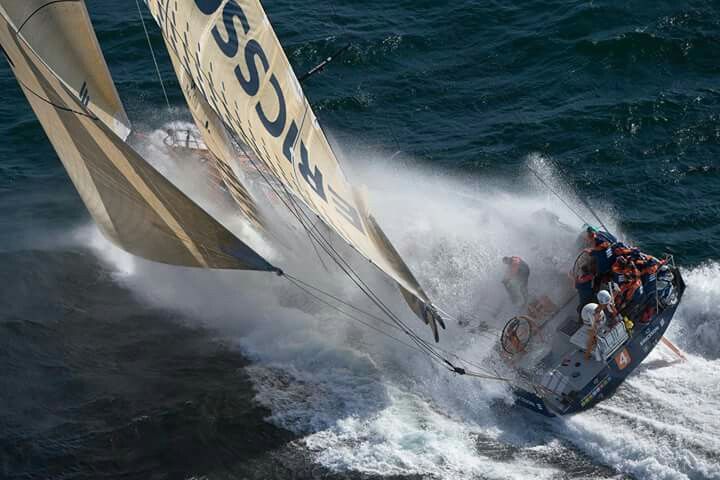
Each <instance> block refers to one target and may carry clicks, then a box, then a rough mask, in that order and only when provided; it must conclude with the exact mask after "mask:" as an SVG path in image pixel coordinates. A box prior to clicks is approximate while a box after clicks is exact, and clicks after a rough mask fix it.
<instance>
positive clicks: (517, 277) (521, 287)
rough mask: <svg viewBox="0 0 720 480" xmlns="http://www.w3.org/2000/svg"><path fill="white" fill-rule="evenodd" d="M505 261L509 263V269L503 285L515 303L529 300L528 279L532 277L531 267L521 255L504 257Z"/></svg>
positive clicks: (525, 302) (523, 302)
mask: <svg viewBox="0 0 720 480" xmlns="http://www.w3.org/2000/svg"><path fill="white" fill-rule="evenodd" d="M502 261H503V263H504V264H505V265H507V271H506V272H505V277H504V278H503V281H502V283H503V285H505V289H506V290H507V292H508V294H509V295H510V300H512V302H513V303H514V304H516V305H517V304H519V303H521V302H522V304H523V305H525V304H527V301H528V281H529V279H530V267H529V266H528V264H527V263H525V262H524V261H523V259H522V258H520V257H503V259H502Z"/></svg>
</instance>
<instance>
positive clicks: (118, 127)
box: [0, 0, 130, 140]
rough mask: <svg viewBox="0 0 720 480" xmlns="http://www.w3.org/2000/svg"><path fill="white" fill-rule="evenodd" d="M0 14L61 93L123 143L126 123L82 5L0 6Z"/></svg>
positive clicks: (44, 0) (6, 1) (26, 2)
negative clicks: (77, 102)
mask: <svg viewBox="0 0 720 480" xmlns="http://www.w3.org/2000/svg"><path fill="white" fill-rule="evenodd" d="M0 11H2V12H3V13H4V16H5V18H6V19H7V20H8V22H9V23H10V24H11V25H12V26H13V30H14V31H19V32H20V34H21V35H22V37H23V39H24V40H25V42H26V45H27V46H28V47H30V48H31V49H32V50H33V51H34V52H35V53H36V54H37V55H38V57H39V58H40V59H41V60H42V62H43V63H44V64H45V65H46V66H47V67H48V68H49V69H50V70H51V71H52V72H53V74H54V75H55V76H57V77H58V78H59V79H60V80H61V81H62V82H63V83H64V84H65V87H66V88H67V89H68V90H70V91H71V92H72V93H73V95H74V96H75V97H76V98H78V99H79V100H80V102H81V103H82V104H83V105H84V106H85V107H86V108H87V109H88V110H90V111H91V112H92V113H93V114H94V115H95V116H96V117H98V118H99V119H100V120H102V121H103V123H105V125H107V126H108V127H110V128H111V129H112V130H113V132H115V133H116V134H117V135H118V136H119V137H120V138H122V139H123V140H124V139H126V138H127V136H128V134H129V133H130V121H129V120H128V117H127V114H126V113H125V109H124V107H123V105H122V102H121V101H120V97H119V96H118V93H117V90H116V88H115V84H114V83H113V81H112V78H111V76H110V71H109V70H108V66H107V63H106V62H105V57H104V56H103V54H102V51H101V50H100V45H99V43H98V40H97V37H96V35H95V31H94V30H93V28H92V24H91V23H90V16H89V15H88V11H87V8H85V2H83V1H63V2H57V1H52V0H22V1H19V0H2V1H0Z"/></svg>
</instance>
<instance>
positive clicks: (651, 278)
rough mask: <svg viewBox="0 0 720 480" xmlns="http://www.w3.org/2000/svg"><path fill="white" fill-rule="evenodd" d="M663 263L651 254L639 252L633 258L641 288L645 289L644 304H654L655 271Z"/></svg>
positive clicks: (655, 291) (655, 292)
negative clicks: (635, 257)
mask: <svg viewBox="0 0 720 480" xmlns="http://www.w3.org/2000/svg"><path fill="white" fill-rule="evenodd" d="M663 264H664V262H663V261H661V260H658V259H657V258H655V257H653V256H652V255H647V254H643V253H641V254H640V255H639V258H638V259H637V260H635V266H636V267H637V269H638V272H639V273H640V280H641V281H642V286H643V290H644V291H645V299H644V300H645V304H646V305H648V306H655V302H656V300H655V297H656V296H657V271H658V270H659V269H660V267H662V266H663Z"/></svg>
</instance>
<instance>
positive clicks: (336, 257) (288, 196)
mask: <svg viewBox="0 0 720 480" xmlns="http://www.w3.org/2000/svg"><path fill="white" fill-rule="evenodd" d="M231 133H232V134H233V136H234V132H231ZM236 142H237V139H236ZM237 143H238V145H239V146H240V148H241V150H242V151H243V153H245V155H246V156H247V157H248V159H249V160H250V163H251V165H253V167H254V168H255V170H257V172H258V173H259V174H260V176H261V178H263V180H264V181H265V183H266V184H267V185H268V186H269V187H270V188H271V189H272V190H273V192H274V193H275V194H276V195H277V196H278V198H279V199H280V200H281V202H282V203H283V204H284V205H285V207H286V208H287V209H288V211H290V213H291V214H293V215H294V216H295V217H296V219H297V220H298V222H299V223H300V225H301V226H302V227H303V228H304V229H305V230H306V232H307V234H308V235H309V236H310V237H311V238H314V239H315V241H317V242H318V245H320V246H321V248H323V250H324V251H325V252H326V253H327V254H328V256H329V257H330V258H331V259H332V260H333V261H334V262H335V263H336V265H337V266H338V267H339V268H340V269H341V270H342V271H343V273H345V275H346V276H347V277H348V278H349V279H350V280H351V281H352V282H353V283H355V285H356V286H357V287H358V288H359V289H360V290H361V291H362V292H363V293H364V294H365V295H366V296H367V297H368V298H369V299H370V300H371V301H372V302H373V303H374V304H375V305H376V306H377V307H378V308H379V309H380V311H382V312H383V313H384V314H385V315H387V316H388V317H389V318H390V319H391V320H392V321H393V322H395V323H396V324H397V325H398V326H399V327H400V328H401V330H402V331H403V332H404V333H405V334H406V335H407V336H408V337H410V338H411V339H412V340H413V342H415V343H416V344H417V345H418V347H420V348H422V349H424V350H425V351H426V352H427V354H428V355H429V356H431V357H435V358H436V359H437V360H440V361H443V362H445V363H447V364H448V365H450V366H452V367H453V368H454V366H453V365H452V364H451V363H450V362H449V361H448V360H447V359H445V358H443V357H442V356H441V355H439V354H438V352H437V351H436V350H434V349H433V347H432V346H431V345H429V344H428V343H427V342H426V341H425V340H423V339H422V338H421V337H419V336H418V335H417V334H416V333H415V332H413V331H412V329H410V327H408V326H407V324H405V323H404V322H403V321H402V320H401V319H400V318H399V317H397V315H395V313H394V312H393V311H392V310H391V309H390V308H389V307H388V306H387V305H386V304H385V303H384V302H383V301H382V300H381V299H380V298H379V297H378V296H377V294H376V293H375V292H374V291H373V290H372V289H371V288H370V287H369V286H368V285H367V284H366V283H365V282H364V281H363V280H362V278H361V277H360V276H359V275H358V274H357V272H355V271H354V270H353V268H352V266H350V264H349V263H348V262H347V261H346V260H345V259H344V258H343V257H342V256H341V255H340V253H339V252H337V250H336V249H335V248H334V247H333V245H332V244H331V243H330V242H329V240H327V239H326V238H325V237H324V236H323V234H322V232H320V230H319V229H318V228H317V226H316V225H314V224H313V223H312V220H311V219H310V218H309V216H308V214H307V212H305V211H304V210H303V208H302V206H301V205H299V202H298V199H296V198H295V197H294V196H293V194H292V193H291V192H290V191H289V190H288V188H287V186H286V185H285V184H284V183H283V182H282V181H281V180H279V181H278V183H279V185H280V186H281V187H282V189H283V191H284V192H285V198H284V197H283V195H281V194H280V193H278V190H277V189H276V188H275V186H274V185H273V183H272V182H270V181H269V180H268V178H267V176H266V175H265V173H264V172H263V171H262V170H261V169H260V168H259V167H258V165H257V163H256V162H255V160H254V159H253V158H252V156H250V155H248V154H247V152H246V151H245V149H244V147H243V146H242V143H241V142H237ZM275 175H277V174H275ZM288 202H289V204H288ZM291 205H292V207H291ZM301 215H302V217H304V218H305V221H307V222H308V223H310V224H311V225H312V226H313V229H314V231H315V232H313V231H312V230H311V229H310V228H309V227H308V226H307V224H306V223H305V221H304V220H303V218H301ZM318 237H319V238H320V239H321V240H322V241H323V242H324V243H325V245H323V242H320V240H318ZM456 371H457V370H456Z"/></svg>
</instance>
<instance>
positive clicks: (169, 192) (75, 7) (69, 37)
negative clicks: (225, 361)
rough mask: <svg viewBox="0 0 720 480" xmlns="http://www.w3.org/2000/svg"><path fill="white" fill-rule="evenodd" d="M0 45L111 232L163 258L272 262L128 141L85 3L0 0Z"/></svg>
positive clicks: (140, 251)
mask: <svg viewBox="0 0 720 480" xmlns="http://www.w3.org/2000/svg"><path fill="white" fill-rule="evenodd" d="M21 4H22V5H21ZM82 42H87V43H85V44H82ZM49 44H54V46H52V45H49ZM0 45H2V48H3V52H4V53H5V55H6V57H7V59H8V63H9V64H10V66H11V67H12V69H13V72H14V73H15V76H16V77H17V79H18V82H19V83H20V85H21V87H22V90H23V92H24V93H25V95H26V96H27V98H28V100H29V102H30V104H31V106H32V108H33V110H34V111H35V114H36V115H37V117H38V119H39V120H40V122H41V124H42V126H43V128H44V129H45V132H46V134H47V136H48V137H49V139H50V141H51V142H52V144H53V146H54V147H55V150H56V152H57V153H58V156H59V157H60V159H61V161H62V162H63V165H64V166H65V169H66V170H67V172H68V174H69V175H70V177H71V179H72V181H73V183H74V184H75V187H76V188H77V190H78V192H79V193H80V196H81V198H82V199H83V201H84V203H85V205H86V206H87V208H88V210H89V211H90V213H91V214H92V216H93V218H94V219H95V221H96V223H97V224H98V225H99V227H100V229H101V230H102V231H103V233H104V234H105V236H106V237H108V238H109V239H110V240H112V241H113V242H114V243H116V244H117V245H119V246H120V247H121V248H123V249H125V250H127V251H128V252H130V253H133V254H135V255H138V256H141V257H144V258H147V259H150V260H153V261H158V262H163V263H169V264H175V265H182V266H189V267H205V268H228V269H247V270H265V271H274V270H275V268H274V267H273V266H272V265H270V264H269V263H268V262H267V261H265V260H264V259H263V258H262V257H260V256H259V255H258V254H257V253H255V252H254V251H253V250H252V249H250V248H249V247H248V246H247V245H246V244H245V243H243V242H242V241H241V240H240V239H238V238H237V237H236V236H235V235H233V234H232V233H231V232H229V231H228V230H227V229H226V228H225V227H223V226H222V225H220V224H219V223H218V222H217V221H216V220H214V219H213V218H212V217H211V216H210V215H208V214H207V213H206V212H205V211H203V210H202V209H201V208H200V207H199V206H198V205H196V204H195V203H194V202H193V201H192V200H190V199H189V198H188V197H187V196H185V195H184V194H183V193H182V192H181V191H180V190H178V189H177V188H176V187H175V186H173V185H172V183H170V182H169V181H168V180H167V179H165V178H164V177H163V176H162V175H161V174H160V173H159V172H157V171H156V170H155V169H154V168H153V167H152V166H151V165H150V164H149V163H147V162H146V161H145V160H144V159H143V158H142V157H140V155H139V154H137V153H136V152H135V151H134V150H133V149H132V148H131V147H130V146H129V145H128V144H127V143H125V141H124V137H126V136H127V133H128V130H129V128H128V125H129V122H128V121H127V116H126V115H125V112H124V109H123V107H122V104H121V103H120V100H119V98H118V97H117V92H116V91H115V87H114V85H113V84H112V79H111V77H110V73H109V71H108V70H107V66H106V64H105V60H104V58H103V56H102V53H101V52H100V50H99V48H98V47H97V39H96V38H95V34H94V31H93V30H92V26H91V25H90V23H89V18H88V15H87V10H86V9H85V5H84V3H83V2H75V1H74V2H57V1H48V0H45V1H23V2H18V1H15V0H0ZM58 46H66V47H67V48H68V49H70V50H71V51H69V52H68V51H65V50H58V49H57V48H59V47H58ZM66 55H67V59H66V57H65V56H66ZM55 68H57V71H56V70H55ZM80 84H82V86H78V85H80ZM73 85H74V86H73Z"/></svg>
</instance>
